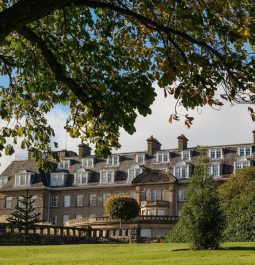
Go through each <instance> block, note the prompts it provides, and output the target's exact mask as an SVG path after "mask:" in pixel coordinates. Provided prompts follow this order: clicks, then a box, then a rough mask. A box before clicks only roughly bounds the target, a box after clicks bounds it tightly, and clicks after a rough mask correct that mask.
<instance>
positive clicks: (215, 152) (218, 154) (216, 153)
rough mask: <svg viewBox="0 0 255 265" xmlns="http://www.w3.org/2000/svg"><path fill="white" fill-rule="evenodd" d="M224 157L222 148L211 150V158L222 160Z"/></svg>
mask: <svg viewBox="0 0 255 265" xmlns="http://www.w3.org/2000/svg"><path fill="white" fill-rule="evenodd" d="M222 156H223V151H222V148H212V149H209V158H211V159H218V158H222Z"/></svg>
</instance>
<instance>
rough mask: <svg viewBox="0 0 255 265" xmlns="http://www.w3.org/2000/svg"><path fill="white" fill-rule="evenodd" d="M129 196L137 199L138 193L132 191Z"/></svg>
mask: <svg viewBox="0 0 255 265" xmlns="http://www.w3.org/2000/svg"><path fill="white" fill-rule="evenodd" d="M129 196H130V197H131V198H133V199H136V193H135V192H134V191H130V192H129Z"/></svg>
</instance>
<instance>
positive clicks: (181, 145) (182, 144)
mask: <svg viewBox="0 0 255 265" xmlns="http://www.w3.org/2000/svg"><path fill="white" fill-rule="evenodd" d="M177 139H178V151H179V152H181V151H183V150H186V149H187V146H188V139H187V138H186V137H185V136H184V135H183V134H181V135H180V136H178V137H177Z"/></svg>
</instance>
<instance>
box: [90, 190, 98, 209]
mask: <svg viewBox="0 0 255 265" xmlns="http://www.w3.org/2000/svg"><path fill="white" fill-rule="evenodd" d="M96 204H97V195H96V193H91V194H89V206H96Z"/></svg>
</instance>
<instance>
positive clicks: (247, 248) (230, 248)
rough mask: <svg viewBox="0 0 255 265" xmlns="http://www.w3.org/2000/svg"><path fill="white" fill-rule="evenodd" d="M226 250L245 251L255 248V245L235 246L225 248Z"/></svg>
mask: <svg viewBox="0 0 255 265" xmlns="http://www.w3.org/2000/svg"><path fill="white" fill-rule="evenodd" d="M225 250H243V251H247V250H255V246H235V247H228V248H225Z"/></svg>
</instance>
